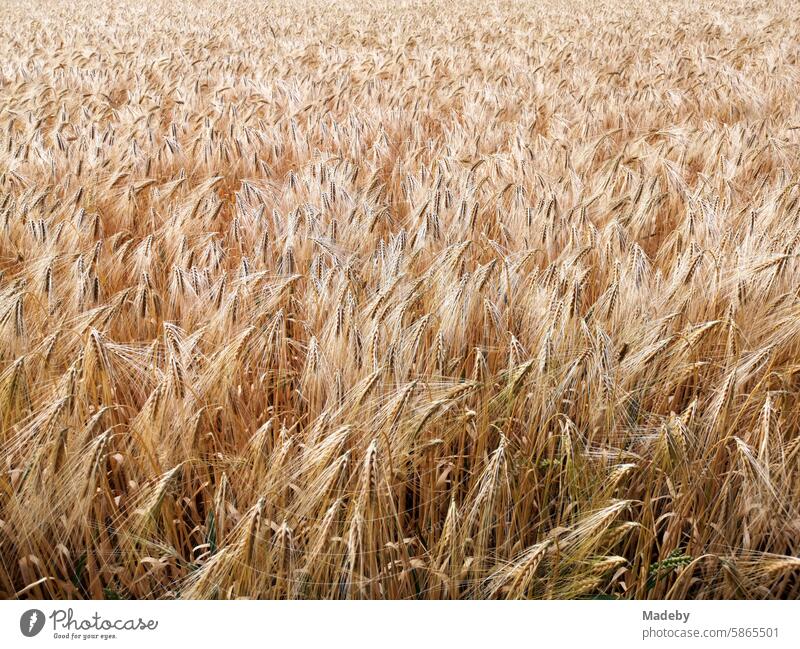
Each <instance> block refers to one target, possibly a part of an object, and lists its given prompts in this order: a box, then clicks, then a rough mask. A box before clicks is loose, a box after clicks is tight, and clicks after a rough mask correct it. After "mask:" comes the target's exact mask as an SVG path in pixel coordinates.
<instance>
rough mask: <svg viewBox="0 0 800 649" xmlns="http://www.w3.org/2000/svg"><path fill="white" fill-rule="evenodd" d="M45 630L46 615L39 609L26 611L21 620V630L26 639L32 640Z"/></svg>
mask: <svg viewBox="0 0 800 649" xmlns="http://www.w3.org/2000/svg"><path fill="white" fill-rule="evenodd" d="M43 628H44V613H42V612H41V611H40V610H39V609H38V608H32V609H30V610H29V611H25V612H24V613H23V614H22V617H21V618H19V630H20V631H22V635H24V636H25V637H26V638H32V637H33V636H35V635H37V634H38V633H39V632H40V631H41V630H42V629H43Z"/></svg>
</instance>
